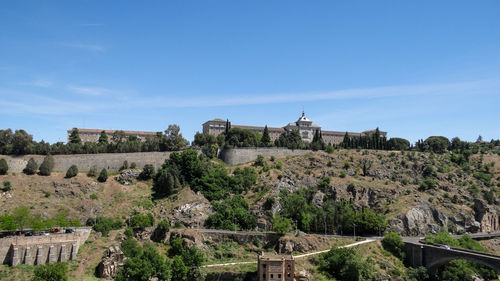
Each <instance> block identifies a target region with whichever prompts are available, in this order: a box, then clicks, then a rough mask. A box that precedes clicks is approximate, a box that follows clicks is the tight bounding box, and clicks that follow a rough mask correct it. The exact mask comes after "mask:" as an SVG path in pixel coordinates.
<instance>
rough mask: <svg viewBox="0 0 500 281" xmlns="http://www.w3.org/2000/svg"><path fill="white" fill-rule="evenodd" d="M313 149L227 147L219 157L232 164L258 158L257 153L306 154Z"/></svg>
mask: <svg viewBox="0 0 500 281" xmlns="http://www.w3.org/2000/svg"><path fill="white" fill-rule="evenodd" d="M309 152H311V150H301V149H295V150H292V149H288V148H281V147H241V148H226V149H224V150H222V151H221V152H220V153H219V158H220V159H222V161H224V162H226V163H227V164H230V165H235V164H241V163H246V162H250V161H254V160H256V159H257V155H262V156H275V157H279V156H288V155H304V154H307V153H309Z"/></svg>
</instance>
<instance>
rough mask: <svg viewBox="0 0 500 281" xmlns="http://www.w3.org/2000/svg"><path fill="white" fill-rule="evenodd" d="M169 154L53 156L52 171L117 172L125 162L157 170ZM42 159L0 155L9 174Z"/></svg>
mask: <svg viewBox="0 0 500 281" xmlns="http://www.w3.org/2000/svg"><path fill="white" fill-rule="evenodd" d="M170 153H171V152H133V153H99V154H68V155H54V163H55V167H54V170H55V171H63V172H65V171H67V170H68V169H69V167H71V165H76V166H77V167H78V170H82V171H88V170H90V168H91V167H92V166H95V167H96V168H97V169H99V170H100V169H104V168H105V169H106V170H108V171H118V170H119V169H120V167H121V166H122V165H123V161H125V160H127V162H128V164H129V165H130V164H131V163H132V162H134V163H135V164H137V167H139V168H142V167H144V165H146V164H152V165H153V166H154V167H155V168H156V169H157V168H159V167H161V165H162V164H163V162H165V159H168V158H169V157H170ZM44 157H45V156H44V155H23V156H5V155H0V158H5V159H6V160H7V165H9V172H14V173H20V172H22V171H23V169H24V168H25V167H26V164H27V163H28V160H29V159H30V158H33V159H34V160H35V161H36V163H37V164H38V165H40V164H42V162H43V158H44Z"/></svg>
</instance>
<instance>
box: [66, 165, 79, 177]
mask: <svg viewBox="0 0 500 281" xmlns="http://www.w3.org/2000/svg"><path fill="white" fill-rule="evenodd" d="M76 175H78V167H76V165H71V167H69V169H68V171H66V178H72V177H76Z"/></svg>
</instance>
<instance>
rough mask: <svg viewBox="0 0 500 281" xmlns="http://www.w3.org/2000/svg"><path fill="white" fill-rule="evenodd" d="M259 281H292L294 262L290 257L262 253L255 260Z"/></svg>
mask: <svg viewBox="0 0 500 281" xmlns="http://www.w3.org/2000/svg"><path fill="white" fill-rule="evenodd" d="M257 275H258V280H259V281H294V278H295V260H294V259H293V256H291V255H275V254H268V253H263V254H261V255H259V257H258V260H257Z"/></svg>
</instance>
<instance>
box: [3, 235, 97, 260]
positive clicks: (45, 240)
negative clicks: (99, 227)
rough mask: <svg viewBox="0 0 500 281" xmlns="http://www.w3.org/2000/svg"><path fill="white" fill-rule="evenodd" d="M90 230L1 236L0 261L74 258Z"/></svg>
mask: <svg viewBox="0 0 500 281" xmlns="http://www.w3.org/2000/svg"><path fill="white" fill-rule="evenodd" d="M90 231H91V229H90V228H79V229H76V231H75V233H70V234H66V233H63V234H51V235H48V236H28V237H26V236H12V237H6V238H1V239H0V263H1V264H8V265H11V266H16V265H18V264H28V265H38V264H45V263H53V262H59V261H67V260H74V259H75V258H76V255H77V253H78V249H79V248H80V246H81V245H82V244H83V243H85V241H86V240H87V238H88V237H89V235H90Z"/></svg>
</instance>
